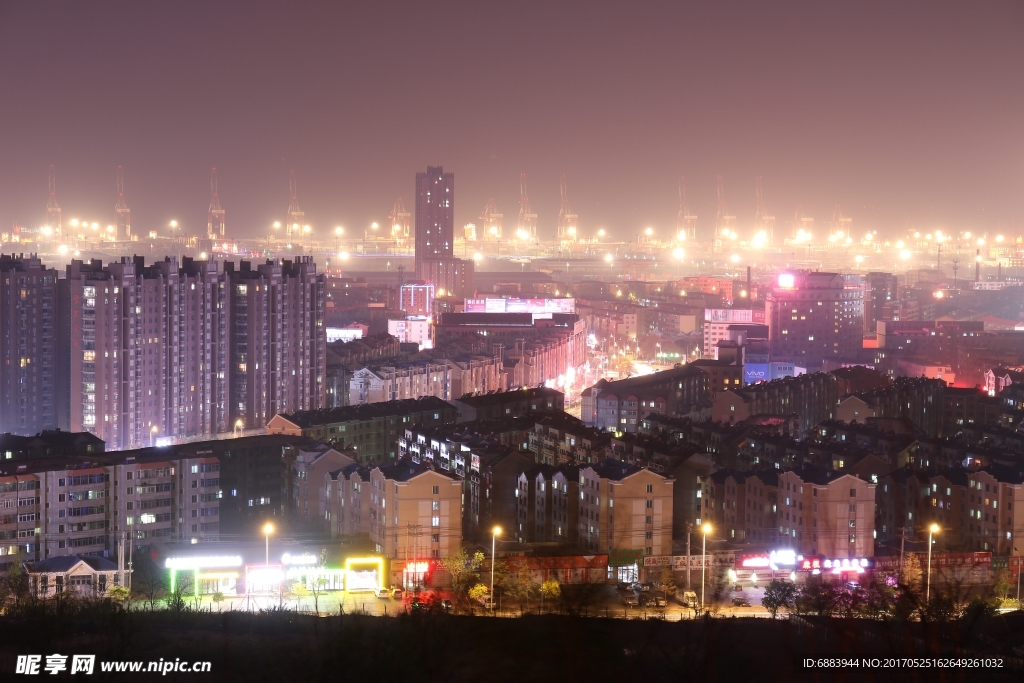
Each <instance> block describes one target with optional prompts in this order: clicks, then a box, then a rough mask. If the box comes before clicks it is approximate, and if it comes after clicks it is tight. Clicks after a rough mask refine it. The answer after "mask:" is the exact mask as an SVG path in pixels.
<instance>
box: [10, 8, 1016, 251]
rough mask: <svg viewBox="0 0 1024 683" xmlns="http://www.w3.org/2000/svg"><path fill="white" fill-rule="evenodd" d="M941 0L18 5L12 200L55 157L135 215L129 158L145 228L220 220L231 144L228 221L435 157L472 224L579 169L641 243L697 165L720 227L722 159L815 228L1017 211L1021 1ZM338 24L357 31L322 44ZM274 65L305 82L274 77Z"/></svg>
mask: <svg viewBox="0 0 1024 683" xmlns="http://www.w3.org/2000/svg"><path fill="white" fill-rule="evenodd" d="M927 8H928V10H929V11H923V12H922V11H917V9H919V8H916V7H914V6H911V5H902V6H900V7H898V8H887V10H886V11H885V12H883V13H881V14H879V13H873V14H872V13H867V12H865V13H863V14H861V13H858V12H856V11H852V10H844V9H841V8H821V7H811V6H807V5H799V4H790V5H787V6H784V7H781V8H779V9H778V11H768V10H767V9H764V10H761V9H758V8H753V9H751V8H748V7H745V6H744V11H743V12H736V11H734V10H733V8H731V7H715V8H707V7H697V8H686V7H668V6H665V7H660V8H659V7H656V8H654V9H651V8H631V9H629V10H626V9H624V8H623V9H610V10H608V11H605V12H601V11H599V8H593V7H592V8H588V9H589V10H590V11H585V12H578V11H574V10H572V9H571V8H568V7H558V8H548V7H545V8H543V9H542V8H540V7H527V8H525V10H524V11H523V12H522V13H520V14H521V15H520V16H512V15H507V14H506V13H505V12H504V10H502V9H500V8H478V7H474V8H471V9H466V10H465V11H460V8H457V7H452V8H447V9H445V10H439V11H435V12H427V11H425V10H423V9H422V8H418V7H415V6H409V7H407V8H405V9H404V10H403V11H400V12H394V11H385V10H382V9H379V8H354V9H352V8H344V9H342V8H322V9H317V10H309V9H305V10H302V11H298V12H293V11H290V10H285V9H284V7H283V6H282V7H281V8H280V9H277V8H270V9H266V10H265V11H264V12H262V13H249V14H247V16H246V17H245V20H244V21H242V22H241V23H240V24H239V27H238V28H232V29H230V30H227V31H221V30H220V29H217V33H214V29H213V27H214V26H220V27H223V26H228V25H233V24H234V23H235V22H234V21H232V20H229V18H228V17H229V14H231V13H232V7H230V6H229V5H224V6H220V7H218V8H215V9H213V10H211V12H212V15H211V16H210V17H209V20H208V21H205V22H201V23H195V22H191V21H189V19H188V17H189V16H191V15H190V14H189V13H188V12H187V11H185V8H181V9H180V10H179V8H174V9H165V10H156V9H152V8H149V9H146V8H136V7H130V6H116V5H110V6H104V7H99V8H89V9H88V10H85V9H75V8H71V9H69V10H67V11H56V10H53V9H48V8H35V7H19V8H14V9H10V10H8V18H7V20H6V21H5V22H4V24H3V28H0V31H3V32H4V33H3V34H2V37H3V38H4V40H3V41H2V44H3V48H0V49H2V50H4V52H5V53H10V54H9V55H7V56H8V59H7V60H6V61H7V63H9V64H18V65H19V66H18V67H17V68H13V69H9V70H7V71H6V72H5V75H4V76H0V79H2V80H0V85H2V86H3V87H4V89H5V91H6V92H8V93H9V95H10V96H9V97H7V98H6V102H7V103H8V104H7V106H6V107H5V110H4V114H5V120H6V121H7V122H8V125H7V126H5V127H4V128H3V129H0V141H2V144H3V148H4V149H5V150H6V155H5V156H6V158H7V161H8V163H7V164H5V165H4V167H3V168H0V220H3V221H4V222H5V225H10V224H11V223H12V222H20V223H22V224H25V225H27V226H32V225H33V224H34V223H36V222H39V221H42V220H43V217H44V215H45V213H44V211H45V203H46V197H47V194H46V181H45V178H46V173H47V168H48V166H49V164H51V163H52V164H54V165H55V167H56V173H57V198H58V200H59V202H60V205H61V207H62V209H63V211H64V216H65V218H66V219H67V218H71V217H76V216H77V217H79V218H84V219H88V220H99V221H101V222H105V224H106V223H114V211H113V206H114V202H115V200H116V192H115V181H114V176H115V170H116V168H117V166H123V167H124V171H125V193H126V197H127V201H128V205H129V206H130V207H131V208H132V212H133V213H134V214H135V215H134V216H133V217H132V218H133V229H134V230H135V231H136V232H138V231H140V230H141V231H144V232H148V231H150V230H160V229H164V228H166V226H167V225H168V223H169V221H170V220H172V219H174V220H178V221H179V223H180V225H181V226H182V228H183V229H184V230H187V231H189V232H193V233H195V234H203V232H204V228H205V227H206V215H205V214H206V213H207V209H208V207H209V204H210V196H209V195H210V190H209V170H210V167H212V166H216V167H217V168H218V172H219V181H220V198H221V201H222V204H223V206H224V208H225V210H226V211H227V212H228V213H230V214H231V216H230V218H229V221H228V222H229V227H228V235H231V234H232V233H234V234H235V235H237V236H239V237H257V236H259V235H261V234H264V232H265V230H266V228H267V227H268V226H269V225H270V224H271V223H272V222H273V221H275V220H282V219H283V218H284V217H285V213H286V207H287V206H288V199H289V197H288V185H287V182H288V180H287V178H288V174H289V172H290V171H291V170H292V169H296V171H297V175H298V183H299V199H300V201H301V203H302V206H303V208H304V209H305V211H306V217H307V222H309V223H310V224H312V225H313V226H314V228H315V229H317V230H319V231H321V234H323V233H325V232H326V231H328V230H333V228H334V227H335V226H336V225H343V226H345V227H346V229H347V230H356V231H359V232H360V233H361V232H362V229H363V228H364V227H365V226H368V225H369V224H370V223H371V222H372V221H379V222H383V219H385V218H386V215H387V213H388V211H389V209H390V207H391V206H393V204H394V202H395V199H396V198H398V197H402V198H403V199H404V200H405V201H406V202H407V203H409V202H411V200H412V198H413V193H414V187H413V184H412V182H411V175H412V173H413V171H414V170H415V169H421V168H424V167H426V166H427V165H434V164H438V165H444V166H445V167H446V168H447V169H449V170H450V171H453V172H455V173H457V174H459V177H460V197H461V199H460V202H459V206H458V208H457V210H456V216H455V223H456V226H457V227H461V226H462V225H463V224H465V223H469V222H474V221H475V219H476V217H477V216H478V215H479V213H480V210H481V208H482V207H483V206H484V205H485V203H486V202H487V200H488V199H489V198H491V197H494V198H495V200H496V203H497V207H498V209H499V210H501V211H502V212H504V213H505V214H506V215H510V216H511V215H514V213H515V210H516V207H517V205H518V184H517V181H518V179H519V177H518V175H519V173H521V172H525V173H526V174H527V176H528V180H529V185H530V194H531V204H532V207H533V210H534V211H535V212H536V213H537V214H538V235H539V236H540V237H541V239H551V237H552V236H553V235H554V233H555V223H556V220H557V214H558V208H559V186H558V185H559V179H560V177H561V174H562V173H565V174H566V175H567V178H568V182H569V188H570V198H571V201H572V206H573V209H574V210H575V212H576V213H577V214H578V215H579V224H580V231H581V233H583V234H590V233H593V232H596V231H597V230H598V229H601V228H604V229H607V230H608V232H609V233H610V234H609V236H610V238H612V239H618V240H626V239H630V238H631V237H633V236H634V235H635V233H636V231H637V230H638V229H642V228H644V227H646V226H648V225H651V226H653V227H655V229H657V230H666V231H667V230H670V229H672V228H674V224H675V220H674V219H675V216H676V213H677V210H678V200H677V195H676V186H677V181H678V177H679V175H681V174H683V175H686V177H687V194H688V201H689V204H690V207H691V209H692V210H693V213H694V214H695V215H697V216H698V221H699V226H700V228H699V229H700V231H701V232H706V231H707V230H708V229H709V228H710V226H711V225H713V220H714V215H715V210H716V195H715V178H716V176H717V175H718V174H722V175H723V176H724V180H725V192H726V198H727V200H728V203H729V207H730V209H731V211H732V212H733V213H734V214H735V215H737V216H738V226H739V227H741V228H742V227H743V224H744V222H749V223H752V217H753V215H754V212H755V210H756V197H755V189H754V187H755V178H756V177H757V176H761V177H763V179H764V194H765V201H766V204H767V207H768V209H769V210H770V211H771V212H772V213H773V214H774V215H775V216H777V217H778V222H779V225H780V226H781V225H784V222H785V221H786V220H787V219H788V217H790V216H792V215H793V214H794V213H795V210H796V205H797V204H798V203H799V204H802V205H803V207H804V211H805V212H806V213H807V214H808V215H811V216H813V217H815V218H816V220H817V222H818V223H819V224H820V223H821V222H822V221H825V220H827V219H828V218H829V217H830V216H831V214H832V212H833V210H834V207H835V205H836V204H837V203H838V204H840V205H841V206H842V207H843V211H844V213H845V214H846V215H849V216H852V217H853V219H854V225H855V226H856V227H857V228H864V229H868V228H871V229H879V231H880V233H883V234H887V233H890V234H891V233H893V232H896V231H899V230H902V229H903V228H904V227H905V226H906V225H908V224H913V225H915V226H920V227H925V228H930V227H933V226H934V227H944V228H948V229H967V230H996V229H999V228H1002V229H1006V230H1010V229H1013V228H1014V227H1019V225H1020V220H1021V212H1020V210H1019V208H1018V206H1017V203H1018V197H1019V194H1020V187H1021V186H1022V182H1024V179H1022V178H1021V175H1022V172H1021V164H1020V160H1019V156H1020V155H1019V150H1020V149H1021V145H1020V144H1019V142H1020V138H1021V133H1020V132H1019V131H1018V127H1017V126H1016V125H1015V123H1014V122H1015V121H1017V120H1019V119H1020V114H1021V113H1022V112H1024V100H1022V98H1021V95H1020V94H1019V93H1017V92H1016V91H1013V90H1007V89H1005V88H1003V87H1002V86H1001V84H1002V83H1004V82H1007V78H1010V79H1011V80H1012V70H1013V65H1014V64H1018V63H1020V56H1021V55H1020V52H1021V49H1022V48H1021V46H1020V45H1019V44H1016V43H1015V42H1013V37H1014V36H1015V35H1016V31H1015V30H1014V27H1019V26H1020V24H1021V20H1022V17H1021V10H1020V8H1018V7H1011V6H989V7H987V8H984V9H981V10H978V11H974V10H970V11H968V10H967V9H947V10H946V11H938V10H936V9H935V6H934V5H931V4H929V5H928V6H927ZM623 12H629V15H628V18H629V19H630V21H629V22H625V23H623V21H622V20H623V19H625V18H626V17H625V16H623V15H622V13H623ZM496 22H501V23H502V24H503V25H504V26H506V27H507V30H504V31H502V32H501V35H500V36H498V37H497V38H496V40H497V42H496V43H495V44H494V45H491V44H489V43H488V42H487V41H486V40H485V39H483V38H482V36H483V35H484V34H486V31H480V30H479V29H478V27H479V26H487V25H494V24H495V23H496ZM154 25H157V26H158V27H157V28H153V26H154ZM556 25H563V26H568V27H571V28H570V29H569V30H567V31H565V32H561V31H553V30H552V29H551V28H550V27H552V26H556ZM839 25H841V26H842V27H843V31H842V32H841V33H839V32H835V31H833V30H832V27H834V26H839ZM36 26H46V27H47V31H48V34H47V36H48V37H47V39H46V40H45V41H42V40H41V35H40V34H39V33H38V30H33V28H32V27H36ZM673 26H676V27H682V33H681V34H679V35H681V36H682V38H679V36H677V34H675V33H672V27H673ZM573 29H575V30H573ZM332 31H334V32H336V35H334V38H333V39H331V40H328V37H329V35H333V34H331V32H332ZM81 36H89V37H90V39H89V40H88V41H84V42H83V41H81V40H80V39H79V38H80V37H81ZM303 36H308V37H309V38H310V40H308V41H306V40H304V39H302V37H303ZM515 36H522V37H526V38H528V39H529V40H528V41H527V42H528V45H529V47H528V48H521V47H519V45H520V43H518V42H517V41H516V40H515ZM981 36H984V40H981V39H980V37H981ZM115 38H116V39H117V40H115ZM282 38H284V39H283V40H282ZM317 38H324V40H326V41H327V43H326V44H327V45H331V46H336V49H325V50H324V54H323V55H320V54H319V53H317V52H316V50H317V48H315V47H313V45H316V44H325V43H324V42H323V41H321V40H317ZM143 40H144V41H145V43H146V44H145V45H143V44H142V42H141V41H143ZM40 43H45V44H47V45H49V46H51V47H49V48H48V49H47V50H45V51H43V50H41V48H40V46H39V45H40ZM151 44H155V45H159V46H160V47H159V49H155V50H148V49H145V48H148V47H150V45H151ZM115 45H116V46H117V47H114V46H115ZM288 45H293V46H295V47H294V49H292V48H288V47H285V46H288ZM379 45H387V46H388V49H387V50H384V51H381V49H380V48H379V47H378V46H379ZM979 45H981V46H983V47H981V48H979V47H978V46H979ZM940 46H941V47H940ZM427 49H434V50H436V52H437V54H438V57H437V59H438V60H439V61H440V62H442V63H443V64H447V65H449V66H448V67H446V69H447V71H445V70H444V69H442V70H441V71H439V72H438V73H439V76H438V77H436V78H435V77H431V78H420V77H417V76H416V73H415V72H414V71H413V70H410V69H408V68H406V67H404V66H402V65H404V64H408V63H411V61H412V58H411V55H413V54H417V53H422V52H423V51H424V50H427ZM14 55H19V58H15V57H14ZM133 56H134V57H133ZM21 57H24V58H21ZM318 57H319V59H317V58H318ZM455 65H457V66H455ZM207 72H210V73H212V74H213V76H212V77H210V78H206V77H197V74H204V73H207ZM441 74H451V76H450V77H446V76H442V75H441ZM454 76H458V78H455V77H454ZM433 81H437V82H438V83H439V84H438V85H437V86H436V87H430V86H428V85H427V84H426V83H428V82H433ZM274 82H276V83H279V84H280V87H282V88H285V89H287V90H289V91H290V92H294V93H296V94H295V95H292V96H290V97H282V98H273V97H269V98H268V97H267V95H266V92H267V88H268V87H269V86H270V85H271V84H272V83H274ZM320 83H326V84H327V87H325V88H318V87H317V86H318V85H319V84H320ZM43 84H45V85H46V87H47V88H51V89H52V88H57V90H58V92H61V93H64V95H63V97H64V98H66V101H67V104H66V105H61V106H57V107H51V108H48V109H47V110H45V111H39V110H38V109H37V108H31V107H23V106H20V105H19V103H20V102H28V101H44V100H42V99H38V100H35V99H34V98H38V97H40V96H41V95H40V92H39V89H40V88H41V87H42V86H43ZM122 92H126V93H131V95H130V96H128V97H123V96H121V93H122ZM304 93H305V95H304ZM484 93H486V95H484ZM505 93H507V95H505ZM517 93H519V94H517ZM303 97H306V98H307V100H306V102H307V104H306V105H305V106H296V105H295V102H296V101H298V102H299V103H300V105H301V102H302V101H303V100H302V98H303ZM296 98H298V100H296ZM278 99H279V100H280V102H278V101H277V100H278ZM110 101H117V102H118V103H119V107H117V108H115V111H114V112H111V110H110V107H109V106H108V104H107V103H108V102H110ZM198 102H203V103H205V106H201V107H197V106H196V103H198ZM748 217H749V218H748Z"/></svg>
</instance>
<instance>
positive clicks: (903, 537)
mask: <svg viewBox="0 0 1024 683" xmlns="http://www.w3.org/2000/svg"><path fill="white" fill-rule="evenodd" d="M906 543H907V527H903V528H902V529H900V571H899V577H900V583H903V549H904V546H906Z"/></svg>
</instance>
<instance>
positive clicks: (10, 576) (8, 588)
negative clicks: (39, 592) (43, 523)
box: [0, 546, 29, 608]
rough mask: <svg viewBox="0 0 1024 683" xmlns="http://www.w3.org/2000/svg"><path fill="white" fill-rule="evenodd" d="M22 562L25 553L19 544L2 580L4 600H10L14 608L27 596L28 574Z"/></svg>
mask: <svg viewBox="0 0 1024 683" xmlns="http://www.w3.org/2000/svg"><path fill="white" fill-rule="evenodd" d="M24 562H25V553H24V552H23V551H22V549H21V546H18V550H17V552H15V554H14V557H13V558H12V559H11V568H10V569H8V570H7V576H6V577H5V580H4V581H3V593H4V596H3V597H4V602H5V603H6V602H8V601H10V602H12V603H13V604H14V607H15V608H17V607H18V606H19V605H21V603H22V601H23V600H25V599H26V598H28V597H29V586H28V575H27V574H26V573H25V567H24V566H23V565H24ZM0 606H2V605H0Z"/></svg>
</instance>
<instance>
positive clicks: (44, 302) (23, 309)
mask: <svg viewBox="0 0 1024 683" xmlns="http://www.w3.org/2000/svg"><path fill="white" fill-rule="evenodd" d="M58 319H59V316H58V303H57V271H56V270H54V269H52V268H46V267H44V266H43V264H42V262H40V260H39V259H38V258H37V257H36V256H35V255H31V256H24V255H18V256H15V255H14V254H11V255H9V256H8V255H6V254H3V255H0V433H2V432H10V433H12V434H21V435H25V436H30V435H33V434H36V433H39V432H41V431H42V430H44V429H53V428H54V427H57V426H59V424H58V414H57V406H58V396H57V395H56V391H55V390H56V379H57V374H56V373H57V371H58V368H57V348H56V344H57V324H58Z"/></svg>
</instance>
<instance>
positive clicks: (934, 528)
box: [924, 524, 939, 604]
mask: <svg viewBox="0 0 1024 683" xmlns="http://www.w3.org/2000/svg"><path fill="white" fill-rule="evenodd" d="M937 533H939V525H938V524H932V525H931V526H930V527H928V578H927V579H926V580H925V589H924V601H925V604H927V603H928V601H929V599H930V598H931V594H932V535H933V534H937Z"/></svg>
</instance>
